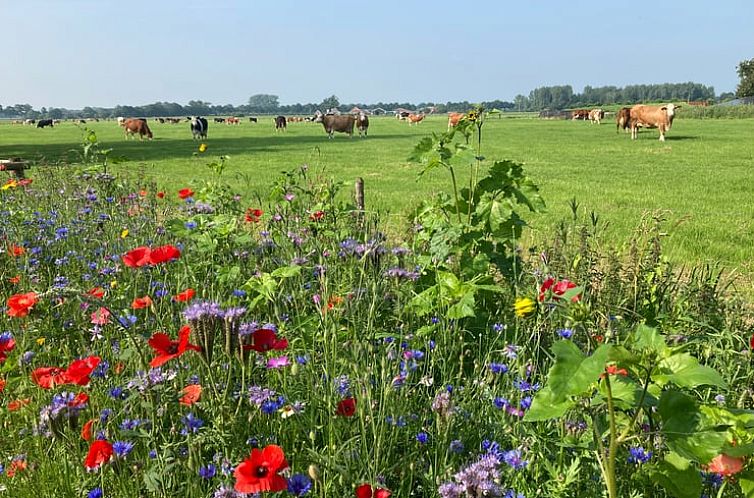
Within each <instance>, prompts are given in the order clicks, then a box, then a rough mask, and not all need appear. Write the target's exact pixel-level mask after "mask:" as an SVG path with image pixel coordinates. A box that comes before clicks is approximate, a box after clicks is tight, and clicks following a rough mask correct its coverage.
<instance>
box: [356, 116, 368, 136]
mask: <svg viewBox="0 0 754 498" xmlns="http://www.w3.org/2000/svg"><path fill="white" fill-rule="evenodd" d="M356 128H357V129H358V130H359V136H360V137H361V136H363V137H364V138H366V136H367V129H368V128H369V118H368V117H367V115H366V114H365V113H363V112H360V113H359V115H358V116H356Z"/></svg>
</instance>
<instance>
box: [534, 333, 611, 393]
mask: <svg viewBox="0 0 754 498" xmlns="http://www.w3.org/2000/svg"><path fill="white" fill-rule="evenodd" d="M610 348H611V346H609V345H607V344H603V345H601V346H600V347H598V348H597V349H596V350H595V351H594V353H593V354H592V355H591V356H586V357H585V356H584V355H583V354H582V353H581V350H579V348H578V346H576V345H575V344H574V343H573V342H571V341H565V340H564V341H558V342H556V343H555V344H553V345H552V352H553V353H554V354H555V364H554V365H553V366H552V368H551V369H550V372H549V373H548V375H547V385H548V386H549V388H550V389H551V390H552V393H553V396H554V397H555V398H554V399H555V401H556V402H562V401H564V400H565V399H566V397H567V396H576V395H579V394H583V393H585V392H586V391H587V390H588V389H589V387H590V386H591V385H592V384H594V383H595V382H597V380H598V379H599V376H600V375H601V374H602V373H603V372H604V371H605V363H606V362H607V357H608V355H609V353H610Z"/></svg>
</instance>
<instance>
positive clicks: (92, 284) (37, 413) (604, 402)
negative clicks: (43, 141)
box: [0, 109, 754, 498]
mask: <svg viewBox="0 0 754 498" xmlns="http://www.w3.org/2000/svg"><path fill="white" fill-rule="evenodd" d="M484 120H485V113H484V111H483V110H481V109H477V110H475V111H471V112H469V113H468V114H467V115H466V116H465V117H464V118H463V119H462V122H461V123H460V124H459V126H458V127H457V128H454V129H453V130H451V131H449V132H447V133H441V134H434V135H432V136H429V137H426V138H424V139H422V140H421V141H420V142H419V143H418V144H417V145H416V147H415V148H414V150H413V151H406V155H409V154H410V155H411V160H412V161H413V163H414V164H415V167H416V171H417V172H419V175H420V176H421V175H424V174H426V173H427V172H429V171H431V170H436V171H438V172H443V173H447V188H446V189H445V191H444V192H442V193H440V194H438V195H437V196H435V197H432V198H431V199H427V200H425V201H424V202H423V203H421V204H420V205H418V206H416V208H415V210H413V212H412V214H411V215H410V216H408V217H407V218H406V219H405V221H404V222H403V223H402V227H401V229H400V230H387V229H386V228H385V224H384V223H383V221H382V220H381V218H380V213H375V212H367V211H364V210H361V209H359V207H358V206H357V205H355V204H354V203H352V202H350V201H349V200H348V197H349V195H348V193H347V192H345V191H344V188H343V187H344V185H343V184H341V183H336V182H334V181H333V180H331V179H329V178H328V177H327V176H326V175H325V174H324V173H323V172H322V171H321V170H319V169H315V168H310V167H308V166H307V165H291V167H290V169H289V170H288V171H287V172H285V173H282V174H281V175H280V177H279V178H278V180H277V181H276V182H275V184H274V186H273V188H271V189H270V191H269V192H268V195H266V196H258V197H254V198H251V197H242V196H240V195H238V193H236V192H234V191H233V190H232V189H231V187H229V186H228V184H227V183H226V182H225V174H226V173H227V171H229V170H232V168H233V160H232V158H227V157H220V158H211V157H209V156H208V155H206V154H208V153H209V152H207V150H208V149H207V147H206V145H205V146H204V147H203V148H202V146H201V145H200V146H199V148H198V152H197V153H196V154H197V155H200V157H201V158H206V161H207V166H208V168H209V169H210V170H211V171H212V172H213V176H212V178H211V179H210V180H207V181H202V182H192V181H191V180H190V179H185V178H181V179H176V180H175V182H176V183H175V185H174V186H173V188H172V189H164V190H159V189H158V188H157V187H156V186H155V185H154V184H152V183H151V182H149V181H148V180H146V179H145V178H144V177H142V176H140V175H139V173H138V172H134V173H131V174H123V175H119V176H113V175H111V174H110V173H109V172H108V168H107V155H106V151H102V150H100V149H98V144H97V139H96V136H93V133H91V132H89V133H88V134H86V135H85V139H84V143H85V154H83V156H82V162H81V163H80V164H71V165H63V166H60V165H58V166H47V167H45V166H43V165H41V166H39V167H36V168H34V169H33V170H31V171H30V172H29V173H30V174H29V175H28V177H27V178H23V179H22V178H11V179H9V180H8V181H7V182H5V181H4V182H3V185H2V187H0V297H1V298H2V300H1V302H0V303H1V304H0V305H2V316H1V317H0V425H1V427H2V433H0V496H8V497H14V498H17V497H18V498H23V497H37V498H39V497H87V498H111V497H112V498H115V497H126V498H130V497H134V498H136V497H147V496H148V497H177V496H181V497H213V498H242V497H247V498H248V497H257V496H312V497H338V498H340V497H356V498H368V497H376V498H387V497H389V496H393V497H443V498H462V497H469V498H480V497H506V498H519V497H526V498H534V497H572V498H576V497H601V496H606V497H608V498H618V497H632V498H639V497H644V498H649V497H652V498H654V497H677V498H700V497H702V496H704V497H710V498H711V497H723V496H725V497H738V498H740V497H754V464H752V458H751V455H752V454H753V453H754V391H752V385H754V384H752V381H753V380H754V377H753V375H752V367H753V366H754V365H753V360H752V350H753V349H754V335H753V334H752V323H754V322H752V319H751V314H750V308H749V306H748V304H747V302H746V300H745V299H743V298H742V297H741V296H739V295H737V294H736V292H735V289H734V288H733V287H731V286H729V285H727V280H726V275H725V273H724V272H723V271H721V270H722V269H715V268H709V267H700V268H681V267H676V266H673V265H672V264H671V263H670V262H669V261H668V259H666V258H665V257H664V255H663V248H662V234H663V232H664V230H665V227H664V225H663V222H662V220H661V219H659V218H656V217H652V216H651V215H648V216H647V217H645V218H644V219H642V220H636V223H637V229H636V231H635V234H634V235H633V236H632V237H630V238H629V239H628V240H623V241H615V240H605V238H603V237H602V236H601V230H600V227H601V221H600V220H599V219H598V218H597V217H596V216H595V215H593V214H592V215H587V214H585V213H584V212H583V210H582V209H581V208H580V206H578V204H577V203H576V202H574V203H573V205H572V211H573V216H572V217H571V218H569V219H566V220H563V222H562V223H560V224H559V225H558V226H557V227H553V229H552V230H551V232H550V233H548V234H544V235H542V236H539V237H537V240H536V245H527V246H524V245H522V243H521V240H522V236H523V234H524V232H525V231H526V230H527V224H526V221H525V220H526V216H527V215H528V214H529V213H533V212H538V211H541V210H543V209H544V208H545V201H546V199H542V198H541V196H540V193H539V189H538V187H537V185H535V184H534V183H533V182H532V181H531V179H529V178H528V177H527V175H526V173H525V171H524V168H523V166H522V165H521V164H518V163H517V162H515V161H510V160H496V159H491V158H485V157H484V156H483V152H484V150H483V146H484V143H483V140H482V130H483V126H484ZM210 150H211V149H210ZM460 170H463V171H464V177H467V176H469V175H468V174H466V173H468V172H469V171H470V172H471V173H470V178H471V179H470V181H469V182H468V183H467V184H459V182H458V181H457V178H458V176H457V173H458V172H459V171H460ZM9 178H10V177H9Z"/></svg>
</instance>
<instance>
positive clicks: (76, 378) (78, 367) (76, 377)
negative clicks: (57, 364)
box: [65, 356, 101, 386]
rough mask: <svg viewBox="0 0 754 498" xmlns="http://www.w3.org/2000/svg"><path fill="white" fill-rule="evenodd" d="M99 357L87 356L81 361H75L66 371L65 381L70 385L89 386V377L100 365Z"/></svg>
mask: <svg viewBox="0 0 754 498" xmlns="http://www.w3.org/2000/svg"><path fill="white" fill-rule="evenodd" d="M100 361H101V359H100V357H99V356H87V357H86V358H82V359H80V360H74V361H72V362H71V364H70V365H68V368H67V369H66V370H65V379H66V381H67V382H68V383H69V384H76V385H78V386H85V385H87V384H89V380H90V379H89V376H90V375H91V374H92V372H94V369H95V368H97V365H99V364H100Z"/></svg>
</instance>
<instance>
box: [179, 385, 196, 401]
mask: <svg viewBox="0 0 754 498" xmlns="http://www.w3.org/2000/svg"><path fill="white" fill-rule="evenodd" d="M181 392H182V393H183V396H181V398H180V399H179V400H178V402H179V403H180V404H182V405H183V406H191V405H193V404H194V403H196V402H197V401H199V398H200V397H201V396H202V386H200V385H199V384H189V385H188V386H186V387H184V388H183V389H182V390H181Z"/></svg>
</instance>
